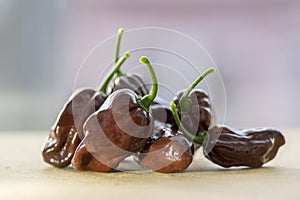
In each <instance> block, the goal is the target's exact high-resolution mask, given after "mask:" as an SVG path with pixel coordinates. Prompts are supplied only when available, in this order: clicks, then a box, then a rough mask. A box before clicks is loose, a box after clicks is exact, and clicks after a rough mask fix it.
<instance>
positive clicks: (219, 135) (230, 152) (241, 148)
mask: <svg viewBox="0 0 300 200" xmlns="http://www.w3.org/2000/svg"><path fill="white" fill-rule="evenodd" d="M170 107H171V110H172V112H173V115H174V118H175V121H176V123H177V125H178V126H179V130H180V131H182V132H183V133H184V135H185V136H186V137H187V138H189V139H191V140H192V141H193V142H195V143H198V144H202V146H203V153H204V155H205V157H206V158H207V159H209V160H210V161H212V162H213V163H215V164H217V165H220V166H222V167H239V166H245V167H250V168H258V167H261V166H262V165H263V164H265V163H267V162H269V161H270V160H272V159H273V158H275V156H276V154H277V152H278V149H279V148H280V147H281V146H282V145H284V144H285V139H284V137H283V135H282V134H281V133H280V132H279V131H277V130H275V129H271V128H256V129H244V130H234V129H231V128H229V127H228V126H225V125H223V126H222V125H221V126H214V127H213V128H211V129H210V130H208V131H206V132H203V134H202V135H201V136H194V135H192V134H191V133H189V132H188V131H187V130H186V129H185V128H184V126H183V125H182V124H181V122H180V119H179V116H178V113H177V112H176V105H175V103H174V102H171V103H170Z"/></svg>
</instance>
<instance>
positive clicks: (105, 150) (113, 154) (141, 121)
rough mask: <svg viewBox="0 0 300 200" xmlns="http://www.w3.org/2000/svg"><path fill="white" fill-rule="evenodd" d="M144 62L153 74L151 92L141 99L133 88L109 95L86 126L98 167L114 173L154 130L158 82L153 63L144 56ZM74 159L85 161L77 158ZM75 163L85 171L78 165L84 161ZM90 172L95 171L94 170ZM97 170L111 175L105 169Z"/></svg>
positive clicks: (88, 143) (89, 142) (86, 140)
mask: <svg viewBox="0 0 300 200" xmlns="http://www.w3.org/2000/svg"><path fill="white" fill-rule="evenodd" d="M140 61H141V62H142V63H145V64H147V66H148V69H149V71H150V75H151V79H152V88H151V91H150V93H149V94H147V95H146V96H144V97H139V96H137V94H136V93H135V92H134V91H132V90H129V89H120V90H117V91H115V92H113V93H112V94H111V95H109V96H108V98H107V99H106V101H105V102H104V103H103V105H102V106H101V107H100V109H99V110H98V111H96V112H95V113H93V114H92V115H91V116H90V117H89V118H88V119H87V120H86V122H85V124H84V131H85V133H86V136H85V138H84V140H83V141H82V143H83V144H84V145H85V146H86V148H87V150H88V151H89V152H90V153H91V154H92V155H93V156H94V158H95V159H97V160H98V164H99V163H101V164H102V165H105V166H107V167H108V168H111V169H112V170H113V169H115V168H116V167H117V166H118V165H119V163H120V162H121V161H122V160H123V159H125V158H126V157H128V156H130V155H132V154H135V153H137V152H139V151H140V150H142V149H143V148H144V146H145V145H146V142H147V140H148V138H149V137H150V136H151V133H152V131H153V118H152V116H151V114H150V113H149V107H150V105H151V103H152V102H153V100H154V98H155V96H156V94H157V80H156V76H155V73H154V71H153V68H152V66H151V64H150V62H149V60H148V59H147V58H146V57H142V58H141V59H140ZM76 154H77V152H76ZM74 158H76V159H77V160H80V159H84V158H80V157H77V156H76V155H75V157H74ZM72 163H73V165H75V166H74V167H75V168H76V169H82V168H83V167H82V166H76V164H80V162H75V160H74V162H72ZM102 165H99V166H102ZM89 169H90V170H95V168H94V167H89ZM105 169H107V168H105ZM95 171H98V172H107V171H106V170H103V169H102V167H100V168H98V169H97V170H95Z"/></svg>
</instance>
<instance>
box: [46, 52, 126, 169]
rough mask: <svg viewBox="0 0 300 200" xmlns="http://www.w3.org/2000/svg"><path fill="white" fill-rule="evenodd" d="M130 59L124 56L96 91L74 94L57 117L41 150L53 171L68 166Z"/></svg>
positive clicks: (82, 90)
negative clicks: (89, 120) (116, 76)
mask: <svg viewBox="0 0 300 200" xmlns="http://www.w3.org/2000/svg"><path fill="white" fill-rule="evenodd" d="M128 57H129V53H125V55H124V56H122V58H121V59H119V60H118V62H117V63H116V65H115V67H114V68H113V69H112V71H111V72H110V74H108V76H107V77H106V79H105V81H104V82H103V84H102V85H101V87H100V88H99V90H98V91H95V90H91V89H81V90H77V91H75V92H74V93H73V94H72V95H71V97H70V98H69V100H68V102H67V103H66V104H65V106H64V107H63V109H62V111H61V112H60V114H59V115H58V118H57V120H56V122H55V124H54V125H53V127H52V128H51V131H50V134H49V136H48V137H47V139H46V141H45V142H44V145H43V147H42V156H43V159H44V161H45V162H47V163H48V164H50V165H52V166H54V167H59V168H61V167H66V166H68V165H69V164H70V163H71V160H72V157H73V156H74V153H75V150H76V148H77V146H78V144H79V143H80V141H81V140H80V138H83V137H84V133H83V129H82V127H83V123H84V122H85V120H86V119H87V118H88V117H89V116H90V114H92V113H93V112H95V111H96V110H97V109H98V108H99V107H100V106H101V105H102V103H103V102H104V100H105V99H106V96H107V95H106V94H105V92H106V87H107V85H108V83H109V82H110V80H111V79H112V77H113V76H114V74H115V73H116V71H117V70H118V69H119V68H120V66H121V65H122V64H123V62H124V61H125V60H126V59H127V58H128Z"/></svg>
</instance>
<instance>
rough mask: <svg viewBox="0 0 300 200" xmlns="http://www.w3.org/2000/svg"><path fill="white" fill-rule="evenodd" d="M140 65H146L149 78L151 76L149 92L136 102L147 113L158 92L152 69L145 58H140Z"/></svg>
mask: <svg viewBox="0 0 300 200" xmlns="http://www.w3.org/2000/svg"><path fill="white" fill-rule="evenodd" d="M140 63H143V64H146V65H147V68H148V70H149V73H150V76H151V81H152V86H151V90H150V92H149V94H147V95H145V96H143V97H141V98H140V99H139V100H138V102H139V104H140V106H141V107H143V108H144V109H145V110H146V111H148V112H149V107H150V105H151V104H152V102H153V100H154V99H155V97H156V94H157V90H158V85H157V79H156V75H155V72H154V70H153V67H152V65H151V63H150V61H149V59H148V58H147V57H146V56H142V57H141V58H140Z"/></svg>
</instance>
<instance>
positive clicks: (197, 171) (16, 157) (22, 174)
mask: <svg viewBox="0 0 300 200" xmlns="http://www.w3.org/2000/svg"><path fill="white" fill-rule="evenodd" d="M47 134H48V133H47V132H36V133H29V132H18V133H0V150H1V151H0V200H9V199H22V200H24V199H30V200H32V199H39V200H41V199H69V198H72V199H87V200H90V199H105V200H106V199H118V200H121V199H130V200H132V199H181V200H182V199H199V200H200V199H205V200H210V199H217V198H218V199H289V200H290V199H300V156H299V155H300V148H299V147H300V132H297V131H286V132H285V133H284V134H285V137H286V141H287V143H286V145H285V146H283V147H282V149H281V150H280V152H279V154H278V155H277V157H276V158H275V160H273V161H271V162H270V163H268V164H267V165H265V167H263V168H260V169H230V170H225V169H222V168H220V167H217V166H215V165H213V164H211V163H210V162H209V161H207V160H205V159H204V158H203V156H202V155H201V154H199V153H198V155H197V156H198V159H197V160H195V161H194V162H193V163H192V165H191V166H190V168H189V169H188V170H187V172H185V173H179V174H160V173H154V172H144V171H140V170H134V171H128V172H117V173H108V174H105V173H94V172H79V171H75V170H74V169H72V168H71V167H69V168H66V169H56V168H53V167H51V166H49V165H47V164H45V163H44V162H43V161H42V157H41V153H40V148H41V145H42V143H43V141H44V139H45V137H46V135H47ZM121 168H122V169H130V168H133V169H136V165H134V163H133V162H131V161H127V162H124V163H123V164H122V165H121Z"/></svg>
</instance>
